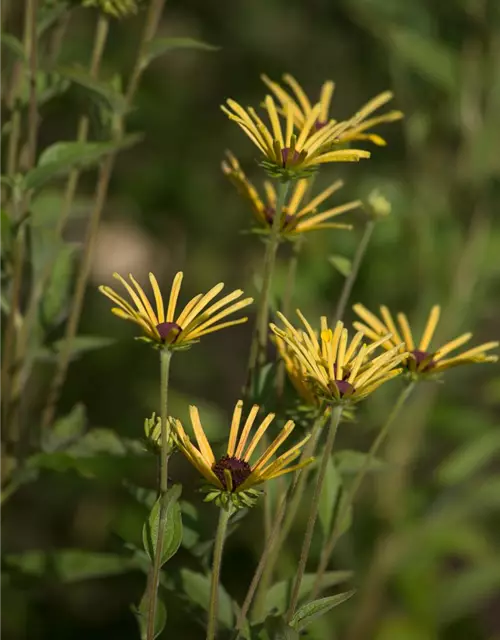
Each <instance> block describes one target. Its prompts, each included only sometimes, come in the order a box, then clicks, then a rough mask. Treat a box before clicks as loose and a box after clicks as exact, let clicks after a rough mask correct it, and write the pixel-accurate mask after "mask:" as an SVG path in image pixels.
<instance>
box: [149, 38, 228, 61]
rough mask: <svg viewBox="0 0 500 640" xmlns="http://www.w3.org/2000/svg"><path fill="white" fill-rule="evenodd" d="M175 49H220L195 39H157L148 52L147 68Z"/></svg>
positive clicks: (150, 44)
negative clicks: (153, 61) (156, 59)
mask: <svg viewBox="0 0 500 640" xmlns="http://www.w3.org/2000/svg"><path fill="white" fill-rule="evenodd" d="M175 49H198V50H201V51H217V49H219V47H214V46H213V45H211V44H207V43H206V42H201V41H200V40H195V39H194V38H155V39H154V40H152V41H151V42H150V43H149V45H148V47H147V50H146V55H145V59H144V64H145V66H147V65H148V64H149V63H150V62H151V61H152V60H154V59H155V58H158V57H159V56H162V55H163V54H164V53H167V52H169V51H174V50H175Z"/></svg>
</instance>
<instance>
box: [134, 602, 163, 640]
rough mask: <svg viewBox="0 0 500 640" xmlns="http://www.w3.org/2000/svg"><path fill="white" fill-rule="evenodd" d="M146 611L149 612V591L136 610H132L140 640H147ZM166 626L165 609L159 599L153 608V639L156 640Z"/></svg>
mask: <svg viewBox="0 0 500 640" xmlns="http://www.w3.org/2000/svg"><path fill="white" fill-rule="evenodd" d="M148 611H149V590H147V591H146V593H145V594H144V596H143V597H142V600H141V602H140V604H139V607H138V608H133V612H134V614H135V617H136V620H137V623H138V625H139V632H140V635H141V640H147V639H148ZM166 624H167V609H166V607H165V605H164V604H163V602H162V601H161V600H160V598H157V599H156V608H155V624H154V635H153V638H157V637H158V636H159V635H160V633H161V632H162V631H163V629H165V626H166Z"/></svg>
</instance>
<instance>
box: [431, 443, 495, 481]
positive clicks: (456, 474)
mask: <svg viewBox="0 0 500 640" xmlns="http://www.w3.org/2000/svg"><path fill="white" fill-rule="evenodd" d="M499 454H500V433H499V432H498V431H491V432H487V433H484V434H483V435H481V436H479V437H478V438H477V439H476V440H474V441H470V442H467V443H466V444H465V445H464V446H462V447H460V448H459V449H458V450H457V451H454V452H453V453H452V454H451V456H449V457H448V458H447V459H446V460H445V461H444V462H443V463H442V464H441V466H440V467H439V469H438V471H437V476H438V480H439V482H440V483H441V484H444V485H448V486H451V485H455V484H458V483H460V482H465V481H466V480H468V479H469V478H470V477H471V476H473V475H474V474H476V473H479V472H480V471H481V470H482V469H484V468H485V467H486V466H487V465H488V464H490V463H491V462H492V460H494V459H495V458H497V457H498V456H499Z"/></svg>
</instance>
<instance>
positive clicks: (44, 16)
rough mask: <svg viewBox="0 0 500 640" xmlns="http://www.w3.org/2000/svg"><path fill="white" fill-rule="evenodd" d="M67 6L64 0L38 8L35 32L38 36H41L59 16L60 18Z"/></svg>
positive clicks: (67, 9)
mask: <svg viewBox="0 0 500 640" xmlns="http://www.w3.org/2000/svg"><path fill="white" fill-rule="evenodd" d="M67 11H69V8H68V6H67V4H66V3H65V2H61V3H57V4H55V5H53V6H50V5H48V6H43V5H42V6H41V7H40V8H39V10H38V16H37V18H38V19H37V25H36V32H37V35H38V37H39V38H40V36H42V35H43V34H44V33H45V32H46V31H47V29H49V28H50V27H51V26H52V25H53V24H54V23H55V22H56V21H57V20H59V18H61V17H62V16H63V15H64V14H65V13H66V12H67Z"/></svg>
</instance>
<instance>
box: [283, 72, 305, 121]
mask: <svg viewBox="0 0 500 640" xmlns="http://www.w3.org/2000/svg"><path fill="white" fill-rule="evenodd" d="M283 81H284V82H285V83H286V84H287V85H288V86H289V87H291V89H292V90H293V92H294V93H295V95H296V96H297V100H298V101H299V104H300V106H301V107H302V111H303V112H304V116H306V115H307V114H308V113H309V111H311V103H310V102H309V98H308V97H307V96H306V94H305V92H304V90H303V89H302V87H301V86H300V84H299V83H298V82H297V80H295V78H294V77H293V76H291V75H290V74H289V73H286V74H285V75H284V76H283Z"/></svg>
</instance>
